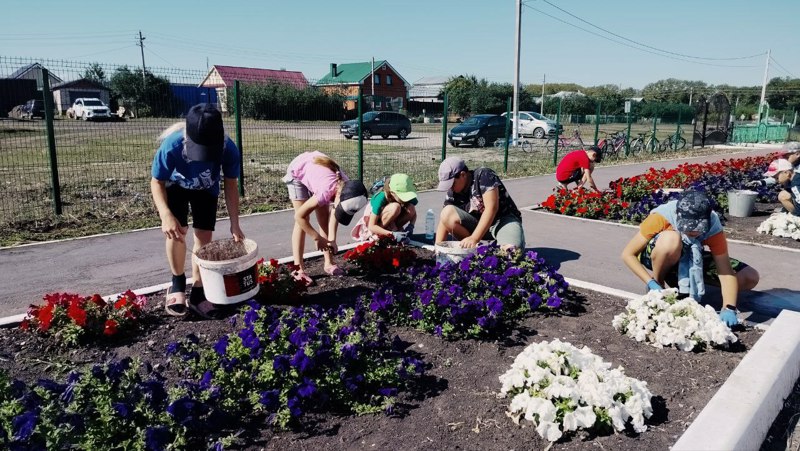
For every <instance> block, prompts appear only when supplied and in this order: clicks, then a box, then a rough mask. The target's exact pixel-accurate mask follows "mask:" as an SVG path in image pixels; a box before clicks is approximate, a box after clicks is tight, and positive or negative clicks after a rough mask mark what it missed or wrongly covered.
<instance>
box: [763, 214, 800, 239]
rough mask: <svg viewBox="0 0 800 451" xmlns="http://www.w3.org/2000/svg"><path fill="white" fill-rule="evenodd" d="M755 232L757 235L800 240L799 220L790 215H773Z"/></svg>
mask: <svg viewBox="0 0 800 451" xmlns="http://www.w3.org/2000/svg"><path fill="white" fill-rule="evenodd" d="M756 230H757V231H758V233H765V234H769V235H774V236H780V237H784V238H791V239H793V240H800V218H799V217H797V216H795V215H793V214H791V213H774V214H772V215H771V216H770V217H769V218H767V219H766V220H765V221H764V222H762V223H761V225H759V226H758V229H756Z"/></svg>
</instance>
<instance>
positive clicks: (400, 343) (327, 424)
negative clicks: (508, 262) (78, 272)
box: [0, 252, 759, 450]
mask: <svg viewBox="0 0 800 451" xmlns="http://www.w3.org/2000/svg"><path fill="white" fill-rule="evenodd" d="M421 253H422V252H421ZM427 258H429V259H430V258H431V256H430V255H427ZM308 271H309V274H310V275H311V276H312V277H314V278H316V282H317V284H316V285H315V286H313V287H310V288H309V293H308V294H307V295H306V296H305V297H304V298H303V302H304V303H324V302H326V301H327V302H328V303H334V304H336V305H345V306H348V305H349V306H355V305H356V303H357V301H358V297H359V295H360V293H364V292H370V291H372V290H374V289H376V288H377V287H378V284H377V282H376V281H375V280H374V278H369V277H363V278H355V277H339V278H331V277H324V276H323V274H324V272H323V269H322V262H321V261H313V262H310V263H309V265H308ZM157 296H159V295H154V297H157ZM561 300H562V305H561V306H560V308H559V309H558V310H555V311H552V312H550V313H549V314H547V315H541V314H536V315H525V316H523V317H521V318H520V319H519V320H517V321H515V322H511V323H509V324H508V327H507V328H504V329H500V330H498V331H496V332H495V333H493V334H488V335H486V336H485V338H486V339H484V340H471V339H469V340H459V341H449V340H442V339H441V338H438V337H436V336H434V335H432V334H430V333H427V332H422V331H417V330H415V329H413V328H409V327H405V326H399V327H390V328H389V330H388V335H387V337H391V336H394V335H397V337H398V338H397V339H395V340H394V342H393V345H392V347H393V348H394V349H395V350H398V349H399V350H400V351H402V352H403V353H405V355H406V356H408V357H413V358H418V359H421V360H422V361H423V362H425V365H426V371H425V375H424V376H422V378H421V379H419V382H414V379H412V380H411V384H410V385H408V387H407V389H403V390H400V391H398V393H397V395H396V399H397V401H396V402H395V404H394V406H395V407H394V411H393V413H392V414H391V415H389V416H387V415H384V414H377V415H366V416H354V415H330V414H326V415H320V414H318V413H316V410H315V409H314V408H311V409H307V413H308V414H307V415H304V416H302V417H300V418H301V419H300V423H299V424H300V427H299V428H298V429H294V430H289V431H275V430H273V429H272V428H269V427H265V424H264V422H263V421H264V420H265V419H269V415H267V412H264V413H263V414H261V415H244V416H242V417H238V416H229V415H226V416H224V417H223V419H224V418H229V419H233V420H234V421H233V424H229V423H225V422H224V421H220V422H219V423H214V422H213V421H212V420H213V419H215V418H217V419H218V418H219V417H217V416H214V414H213V412H214V411H215V410H214V409H211V407H213V404H210V403H208V402H207V401H211V399H208V400H204V399H203V398H202V396H200V394H201V393H203V392H205V393H208V394H212V393H214V392H215V390H213V388H211V389H209V388H206V389H202V388H201V387H200V385H201V384H203V383H204V381H203V376H204V375H205V372H203V373H202V375H201V374H200V372H199V371H198V372H192V375H193V376H192V377H191V378H188V379H187V378H185V377H184V376H185V374H184V373H183V372H182V370H181V368H183V363H180V364H179V363H178V361H173V362H172V363H170V362H169V361H167V360H166V357H165V349H166V347H167V345H168V344H170V343H174V342H175V340H176V339H177V338H180V337H184V336H187V335H188V334H191V333H193V334H195V335H196V339H195V340H196V341H197V343H198V345H202V347H203V348H205V349H206V350H208V349H213V347H214V345H215V344H217V343H219V340H220V339H221V338H222V337H223V336H229V339H230V341H229V346H231V344H230V343H232V342H234V341H235V342H237V343H239V341H241V342H242V343H243V342H244V339H243V338H242V337H240V336H239V333H240V332H242V331H243V330H244V328H245V326H244V324H245V323H244V319H243V317H242V318H240V319H239V320H237V321H236V324H232V323H231V322H229V321H203V322H196V321H184V320H179V319H175V318H171V317H165V316H163V314H162V312H161V311H160V310H153V309H156V308H157V306H156V305H155V303H153V302H151V305H150V306H148V307H147V309H146V311H145V315H146V316H147V321H143V323H142V325H143V327H142V331H141V334H140V335H138V336H137V337H136V339H135V340H130V341H126V342H124V343H119V342H112V343H100V344H98V345H97V346H92V347H82V348H74V349H64V348H61V347H53V346H51V341H49V340H47V339H46V338H45V337H42V336H39V335H31V334H27V335H22V336H21V335H20V334H21V333H22V332H21V331H19V330H0V357H2V360H0V362H2V368H3V369H4V370H5V371H7V372H8V373H9V374H10V375H11V376H13V377H14V378H19V379H22V380H24V381H25V382H26V383H28V384H35V383H36V381H37V380H38V379H39V378H40V377H43V376H46V375H47V374H50V375H51V376H52V377H55V378H56V379H58V380H65V378H66V376H65V375H64V373H61V372H60V371H58V370H59V368H61V369H74V368H81V367H84V368H86V369H87V370H91V367H92V366H93V365H92V364H91V363H88V364H87V362H105V361H107V360H108V359H109V358H110V357H112V356H115V357H116V359H117V360H115V361H119V359H124V358H126V357H137V358H139V359H141V360H142V361H143V362H144V364H143V365H142V366H141V369H142V371H145V372H147V371H149V370H150V369H152V370H156V371H157V372H160V373H161V374H162V375H163V377H164V378H165V379H163V382H164V383H165V384H167V386H175V384H177V383H178V382H179V381H181V380H186V381H187V382H189V384H188V385H184V386H183V388H182V389H181V390H178V391H177V392H175V393H174V395H176V396H178V397H177V398H169V399H170V401H169V402H167V401H166V400H165V401H164V402H163V403H161V404H159V405H160V406H161V407H160V409H168V408H169V406H170V405H172V406H173V407H172V408H170V409H169V410H171V411H172V413H170V412H169V410H168V411H166V413H163V411H161V412H162V414H164V415H167V418H172V421H176V422H178V423H180V422H181V421H183V422H187V423H186V424H187V425H191V424H195V423H193V422H192V421H195V422H196V424H198V425H202V426H203V427H210V426H209V424H210V423H211V426H214V427H219V426H220V425H226V427H227V428H228V429H226V430H225V431H227V432H225V431H223V432H224V434H225V435H224V437H223V438H226V439H228V441H229V442H230V444H231V447H233V448H237V447H239V448H246V449H262V448H264V449H298V448H305V449H354V448H361V447H369V448H375V449H393V448H396V447H397V446H398V444H399V443H400V444H403V446H404V447H407V448H411V449H421V448H426V449H431V448H434V449H438V448H453V447H460V448H462V449H511V448H516V449H518V448H520V447H523V446H524V447H526V448H531V449H543V448H545V447H546V446H547V445H548V442H547V441H545V440H543V439H542V438H540V437H539V435H538V433H537V432H536V431H535V429H534V428H520V427H518V426H516V425H514V424H513V423H512V422H511V421H509V420H508V418H507V417H506V415H505V412H506V408H507V406H508V401H507V400H502V399H498V398H497V395H498V393H499V385H498V383H497V380H498V379H497V378H498V377H499V376H500V374H502V373H503V372H504V370H505V369H506V368H508V366H509V365H510V364H511V362H512V360H513V358H514V356H515V355H517V354H518V353H520V352H521V351H522V350H523V349H524V348H525V347H526V346H527V345H529V344H530V343H532V342H540V341H545V340H552V339H554V338H559V339H561V340H567V341H569V342H571V343H574V344H580V345H588V346H590V347H591V348H592V349H593V351H594V353H595V354H597V355H598V356H601V357H602V358H603V360H606V361H608V362H610V363H611V364H612V365H614V366H618V365H622V366H624V367H625V368H626V371H625V372H626V374H627V375H629V376H631V377H635V378H637V379H642V380H647V381H648V384H649V389H650V390H651V391H652V392H653V394H654V395H655V398H654V399H653V409H654V415H653V417H652V418H651V419H650V420H648V422H647V423H646V424H649V425H655V426H657V427H655V428H650V430H648V431H647V432H646V433H643V434H641V435H639V436H631V435H628V434H615V435H610V436H594V435H590V436H588V437H589V438H591V440H588V441H586V440H584V437H582V438H580V439H578V438H573V439H567V440H566V442H564V443H559V444H558V447H559V449H584V450H589V449H591V450H596V449H597V448H598V446H602V447H604V448H605V449H621V450H626V449H629V450H634V449H636V450H638V449H667V448H668V447H669V446H670V445H671V444H672V443H674V440H675V436H677V435H679V434H680V433H681V432H682V431H683V429H685V427H686V423H684V421H683V420H684V419H685V418H690V417H692V415H693V414H695V413H696V412H697V411H699V410H700V409H701V408H702V407H703V406H704V405H705V403H706V402H707V401H708V400H709V399H710V398H711V396H712V395H713V393H714V391H715V389H716V388H717V387H719V385H721V383H722V382H723V381H724V380H725V378H726V377H727V375H728V374H729V373H730V371H731V370H732V369H733V368H734V367H735V365H736V364H737V363H738V361H739V360H740V359H741V357H742V356H743V353H741V352H738V353H730V352H715V353H705V354H695V353H681V352H679V351H677V350H673V349H654V348H650V347H645V346H642V347H636V346H631V342H630V339H629V338H626V337H623V336H621V335H620V334H619V333H618V332H616V331H614V330H613V328H611V326H610V322H611V319H612V317H613V315H614V314H615V313H618V312H619V311H620V310H621V309H622V308H624V305H625V302H624V301H622V300H620V299H615V298H612V297H609V296H605V295H601V294H597V293H592V292H588V291H582V290H570V292H568V293H566V294H565V295H564V296H563V298H562V299H561ZM153 313H155V314H156V315H157V316H153V315H152V314H153ZM259 316H261V313H259ZM259 323H261V324H264V323H262V322H261V321H259ZM270 324H271V323H270ZM265 330H267V329H265ZM288 335H289V336H291V333H289V334H288ZM758 335H759V332H757V331H745V332H741V333H740V334H739V338H740V341H741V343H742V344H741V345H739V346H741V347H742V348H749V347H750V346H752V344H753V343H754V342H755V340H756V339H757V338H758ZM23 337H24V338H23ZM235 337H238V338H235ZM259 341H261V340H259ZM283 343H284V344H283V345H281V346H288V345H287V344H286V343H285V342H283ZM236 346H238V344H237V345H236ZM264 346H266V345H264ZM187 349H188V348H187ZM246 349H247V352H248V355H249V352H250V351H251V350H252V348H246ZM238 352H244V349H242V348H238ZM395 352H397V351H395ZM227 353H228V349H226V355H227ZM181 355H183V353H182V352H181V353H176V354H175V356H181ZM198 358H200V360H202V357H198ZM259 358H260V357H259ZM186 362H187V363H189V364H190V365H194V362H195V360H193V359H189V360H187V361H186ZM272 362H273V364H274V359H273V361H272ZM243 366H244V364H243ZM100 368H101V370H102V371H104V372H107V370H106V369H103V368H104V367H102V366H101V367H100ZM220 371H221V369H220ZM212 377H213V379H212V380H215V381H216V380H217V379H216V377H217V375H216V374H213V375H212ZM297 380H302V381H303V382H305V381H304V380H303V379H292V380H291V382H292V383H295V382H296V381H297ZM687 380H691V381H692V383H691V384H687V383H686V381H687ZM147 381H148V379H147V378H144V379H143V380H142V383H144V382H147ZM136 383H139V382H136ZM213 386H214V384H212V387H213ZM298 391H299V388H298ZM120 393H122V392H120ZM191 393H195V394H197V396H198V398H195V399H194V401H193V400H192V398H188V399H187V395H188V394H191ZM169 394H170V396H173V393H172V392H170V393H169ZM379 395H380V394H379ZM381 396H382V395H381ZM178 400H180V401H181V402H179V403H177V404H174V403H175V402H176V401H178ZM259 400H260V393H259ZM265 400H268V398H265ZM115 402H116V401H115ZM247 402H248V403H250V404H247V405H249V406H255V405H256V404H255V403H253V401H252V400H249V398H248V401H247ZM173 404H174V405H173ZM377 405H378V406H381V403H378V404H377ZM287 407H288V398H287ZM667 411H668V412H669V413H668V414H667ZM115 412H117V411H116V410H115V411H114V412H111V411H109V415H110V417H109V420H110V424H111V425H112V426H114V427H117V426H119V425H121V424H123V423H124V422H123V419H124V418H122V417H121V416H120V415H121V413H118V412H117V413H115ZM162 414H159V415H162ZM189 417H191V418H193V419H192V420H189ZM194 419H196V420H194ZM165 421H166V420H165ZM125 424H127V423H125ZM159 424H161V425H167V424H168V423H156V422H153V423H149V425H150V426H153V427H154V429H152V431H151V434H154V435H151V437H155V438H159V439H160V440H163V436H162V435H161V434H162V433H163V429H159V428H156V427H157V426H159ZM8 427H9V428H11V427H12V426H11V425H9V426H8ZM186 427H188V426H186ZM144 430H146V428H145V429H144ZM12 432H13V431H12ZM188 432H189V433H191V430H189V431H188ZM211 435H212V434H209V436H210V438H213V437H211ZM195 437H196V436H195ZM195 440H197V438H195ZM191 443H192V444H195V445H197V444H198V442H197V441H193V442H191ZM214 443H216V439H214V440H212V441H210V442H209V441H208V440H203V441H202V443H199V445H202V444H206V445H213V444H214ZM202 447H203V446H194V447H191V446H188V445H183V446H177V448H178V449H198V448H202Z"/></svg>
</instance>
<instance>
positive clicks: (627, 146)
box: [625, 111, 631, 158]
mask: <svg viewBox="0 0 800 451" xmlns="http://www.w3.org/2000/svg"><path fill="white" fill-rule="evenodd" d="M625 120H626V121H627V122H628V133H626V134H625V158H628V156H629V155H630V154H631V112H630V111H628V113H627V118H626V119H625Z"/></svg>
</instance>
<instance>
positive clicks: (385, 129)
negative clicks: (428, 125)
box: [339, 111, 411, 139]
mask: <svg viewBox="0 0 800 451" xmlns="http://www.w3.org/2000/svg"><path fill="white" fill-rule="evenodd" d="M362 121H363V124H364V131H363V133H362V136H363V137H364V139H370V138H371V137H373V136H376V135H377V136H380V137H381V138H383V139H386V138H388V137H389V136H391V135H393V136H397V137H398V138H399V139H406V136H408V135H409V133H411V121H410V120H409V119H408V118H407V117H405V116H404V115H402V114H400V113H394V112H391V111H369V112H367V113H364V115H363V116H362ZM339 132H340V133H341V134H343V135H344V137H345V138H347V139H350V138H352V137H353V136H358V119H352V120H349V121H344V122H342V123H341V125H340V126H339Z"/></svg>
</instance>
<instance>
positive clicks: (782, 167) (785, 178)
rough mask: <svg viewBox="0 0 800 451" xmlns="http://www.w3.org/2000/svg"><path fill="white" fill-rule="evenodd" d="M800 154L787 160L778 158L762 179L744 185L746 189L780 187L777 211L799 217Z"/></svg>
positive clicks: (793, 155) (790, 156)
mask: <svg viewBox="0 0 800 451" xmlns="http://www.w3.org/2000/svg"><path fill="white" fill-rule="evenodd" d="M799 163H800V153H795V154H792V155H789V156H788V157H787V158H779V159H777V160H775V161H773V162H772V163H770V164H769V168H768V169H767V172H765V173H764V178H763V179H761V180H753V181H752V182H747V183H745V186H746V187H748V188H757V187H759V186H773V185H778V186H780V187H781V188H782V189H781V192H780V193H778V201H779V202H780V203H781V207H780V208H779V210H777V211H786V212H789V213H792V214H793V215H795V216H800V172H798V167H797V166H798V164H799Z"/></svg>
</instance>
